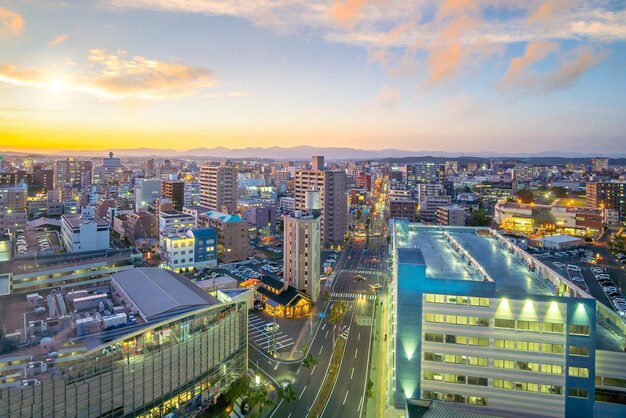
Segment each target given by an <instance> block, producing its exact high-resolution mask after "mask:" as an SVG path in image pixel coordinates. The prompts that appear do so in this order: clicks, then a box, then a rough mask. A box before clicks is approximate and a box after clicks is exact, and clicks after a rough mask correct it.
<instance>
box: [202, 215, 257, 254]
mask: <svg viewBox="0 0 626 418" xmlns="http://www.w3.org/2000/svg"><path fill="white" fill-rule="evenodd" d="M198 225H199V226H200V227H202V228H207V227H209V228H214V229H215V231H216V232H217V256H218V260H219V262H221V263H232V262H234V261H241V260H245V259H247V258H248V255H249V246H250V237H249V236H248V223H247V222H246V221H244V220H243V219H241V218H240V217H239V216H237V215H228V214H226V213H222V212H217V211H208V212H205V213H202V214H200V215H199V216H198Z"/></svg>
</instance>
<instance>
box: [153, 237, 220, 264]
mask: <svg viewBox="0 0 626 418" xmlns="http://www.w3.org/2000/svg"><path fill="white" fill-rule="evenodd" d="M162 248H163V265H162V267H163V268H166V269H168V270H173V271H175V272H181V271H192V270H197V269H203V268H206V267H217V234H216V233H215V230H214V229H213V228H194V229H187V230H181V231H179V232H176V233H173V234H170V235H168V236H166V237H164V239H163V245H162Z"/></svg>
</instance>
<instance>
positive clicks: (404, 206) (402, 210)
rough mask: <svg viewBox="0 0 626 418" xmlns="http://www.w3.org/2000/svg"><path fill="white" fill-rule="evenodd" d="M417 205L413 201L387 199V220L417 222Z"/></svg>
mask: <svg viewBox="0 0 626 418" xmlns="http://www.w3.org/2000/svg"><path fill="white" fill-rule="evenodd" d="M417 213H418V204H417V201H416V200H413V199H406V198H405V199H399V198H395V199H389V218H390V219H391V218H406V219H408V220H409V221H411V222H415V221H417Z"/></svg>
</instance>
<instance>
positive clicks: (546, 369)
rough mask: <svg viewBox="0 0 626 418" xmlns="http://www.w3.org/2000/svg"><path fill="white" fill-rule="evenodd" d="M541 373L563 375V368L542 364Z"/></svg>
mask: <svg viewBox="0 0 626 418" xmlns="http://www.w3.org/2000/svg"><path fill="white" fill-rule="evenodd" d="M541 372H542V373H546V374H563V366H561V365H560V364H542V365H541Z"/></svg>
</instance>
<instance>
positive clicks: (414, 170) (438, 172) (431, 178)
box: [403, 162, 445, 189]
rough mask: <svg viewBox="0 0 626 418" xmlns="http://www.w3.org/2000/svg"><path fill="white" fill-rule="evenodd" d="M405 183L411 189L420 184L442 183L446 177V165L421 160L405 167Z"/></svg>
mask: <svg viewBox="0 0 626 418" xmlns="http://www.w3.org/2000/svg"><path fill="white" fill-rule="evenodd" d="M403 171H404V175H405V183H406V184H407V186H409V188H410V189H413V188H415V187H416V186H417V185H418V184H430V183H441V182H443V179H444V178H445V167H444V166H442V165H440V164H437V163H433V162H419V163H415V164H410V165H406V166H404V167H403Z"/></svg>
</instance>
